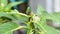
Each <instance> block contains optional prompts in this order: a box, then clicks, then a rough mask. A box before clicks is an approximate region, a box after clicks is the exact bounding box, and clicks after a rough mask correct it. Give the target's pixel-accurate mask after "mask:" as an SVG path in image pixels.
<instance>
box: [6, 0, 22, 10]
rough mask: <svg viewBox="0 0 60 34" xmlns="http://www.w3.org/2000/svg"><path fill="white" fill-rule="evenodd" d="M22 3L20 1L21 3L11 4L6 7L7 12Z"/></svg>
mask: <svg viewBox="0 0 60 34" xmlns="http://www.w3.org/2000/svg"><path fill="white" fill-rule="evenodd" d="M21 3H23V2H22V1H20V2H13V3H10V4H8V5H7V6H6V7H5V11H9V10H10V9H11V8H12V7H13V6H15V5H18V4H21Z"/></svg>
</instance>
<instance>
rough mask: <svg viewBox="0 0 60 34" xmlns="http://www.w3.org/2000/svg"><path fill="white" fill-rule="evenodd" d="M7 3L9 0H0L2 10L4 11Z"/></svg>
mask: <svg viewBox="0 0 60 34" xmlns="http://www.w3.org/2000/svg"><path fill="white" fill-rule="evenodd" d="M7 3H8V0H0V11H3V9H4V7H5V6H6V5H7Z"/></svg>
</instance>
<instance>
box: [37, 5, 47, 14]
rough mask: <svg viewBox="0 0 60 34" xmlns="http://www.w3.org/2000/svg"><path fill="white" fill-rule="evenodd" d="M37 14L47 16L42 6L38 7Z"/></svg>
mask: <svg viewBox="0 0 60 34" xmlns="http://www.w3.org/2000/svg"><path fill="white" fill-rule="evenodd" d="M37 14H38V15H45V14H48V13H47V12H46V10H45V9H44V8H43V7H42V6H40V5H38V7H37Z"/></svg>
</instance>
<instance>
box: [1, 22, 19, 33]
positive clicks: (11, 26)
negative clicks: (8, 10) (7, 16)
mask: <svg viewBox="0 0 60 34" xmlns="http://www.w3.org/2000/svg"><path fill="white" fill-rule="evenodd" d="M19 28H20V26H19V25H18V24H16V23H14V22H7V23H4V24H1V25H0V34H6V33H8V32H10V31H14V30H16V29H19Z"/></svg>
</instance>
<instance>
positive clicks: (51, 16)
mask: <svg viewBox="0 0 60 34" xmlns="http://www.w3.org/2000/svg"><path fill="white" fill-rule="evenodd" d="M46 19H50V20H53V21H57V22H60V12H54V13H51V14H49V15H47V16H46Z"/></svg>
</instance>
